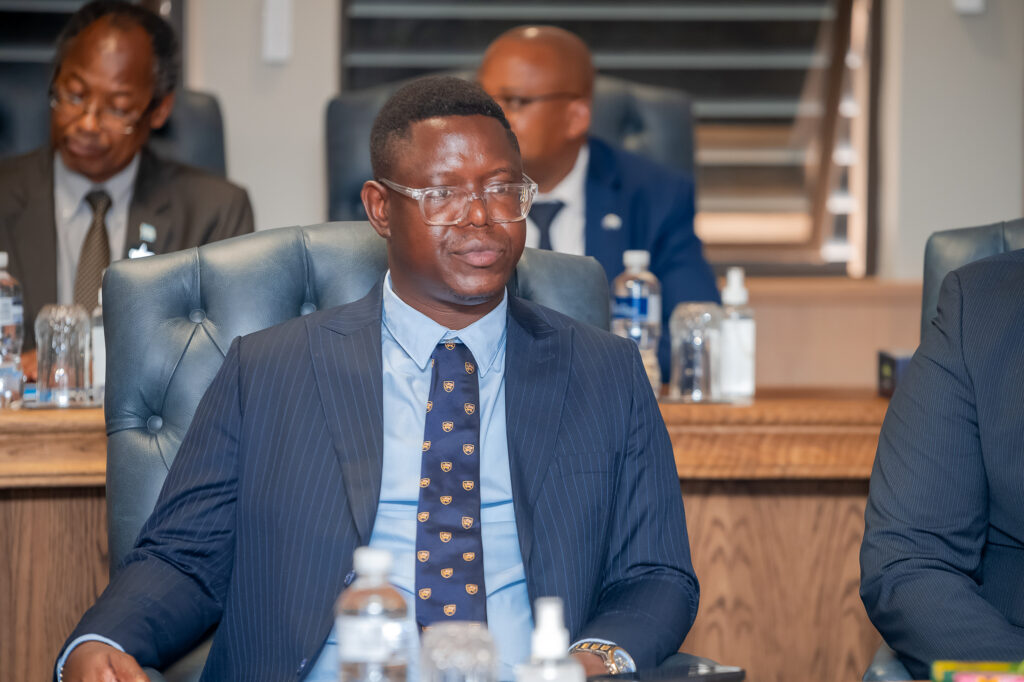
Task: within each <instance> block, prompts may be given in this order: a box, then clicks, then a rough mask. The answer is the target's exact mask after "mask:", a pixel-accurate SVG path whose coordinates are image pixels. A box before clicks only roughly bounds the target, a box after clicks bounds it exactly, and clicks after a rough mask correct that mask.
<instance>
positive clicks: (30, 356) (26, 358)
mask: <svg viewBox="0 0 1024 682" xmlns="http://www.w3.org/2000/svg"><path fill="white" fill-rule="evenodd" d="M21 371H22V372H24V373H25V381H29V382H33V381H35V380H36V378H37V377H36V372H37V368H36V351H35V349H34V348H33V349H32V350H27V351H25V352H24V353H22V354H21Z"/></svg>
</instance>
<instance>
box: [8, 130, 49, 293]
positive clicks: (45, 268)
mask: <svg viewBox="0 0 1024 682" xmlns="http://www.w3.org/2000/svg"><path fill="white" fill-rule="evenodd" d="M53 154H54V152H53V150H52V149H50V148H49V147H44V148H43V149H41V150H39V151H38V152H36V153H35V154H33V156H32V159H31V162H30V164H29V165H28V166H27V172H26V174H25V176H24V178H23V184H22V187H23V188H24V194H22V199H23V203H22V204H21V205H20V206H19V207H18V208H17V209H15V210H14V212H13V213H12V216H11V231H10V237H11V242H12V245H13V248H14V253H12V254H11V260H12V261H15V262H17V263H19V265H20V271H21V272H22V273H24V274H23V276H22V285H23V286H24V296H25V307H26V308H28V309H29V310H32V311H33V313H36V312H38V311H39V309H40V308H42V307H43V305H45V304H47V303H55V302H56V301H57V223H56V220H55V218H54V210H55V209H54V198H53Z"/></svg>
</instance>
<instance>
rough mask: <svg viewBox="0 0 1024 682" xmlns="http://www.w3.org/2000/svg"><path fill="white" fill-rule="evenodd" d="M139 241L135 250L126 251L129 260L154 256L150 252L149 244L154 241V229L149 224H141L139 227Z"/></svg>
mask: <svg viewBox="0 0 1024 682" xmlns="http://www.w3.org/2000/svg"><path fill="white" fill-rule="evenodd" d="M139 239H141V240H142V242H141V243H140V244H139V245H138V247H137V248H134V249H128V257H129V258H145V257H146V256H154V255H156V254H155V253H154V252H153V251H150V249H149V246H148V245H149V244H152V243H153V242H155V241H156V228H155V227H153V226H152V225H150V224H149V223H142V224H140V225H139Z"/></svg>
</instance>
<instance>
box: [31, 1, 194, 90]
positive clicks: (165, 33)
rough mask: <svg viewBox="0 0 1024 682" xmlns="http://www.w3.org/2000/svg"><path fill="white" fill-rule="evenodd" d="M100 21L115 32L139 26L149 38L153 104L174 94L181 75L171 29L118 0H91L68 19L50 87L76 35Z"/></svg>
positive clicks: (179, 57)
mask: <svg viewBox="0 0 1024 682" xmlns="http://www.w3.org/2000/svg"><path fill="white" fill-rule="evenodd" d="M100 19H109V20H110V23H111V24H113V25H114V26H116V27H118V28H129V27H131V26H139V27H140V28H142V29H143V30H144V31H145V32H146V33H147V34H149V39H150V42H151V43H152V44H153V101H154V102H156V101H159V100H161V99H163V98H164V97H166V96H167V95H169V94H171V93H172V92H174V88H175V86H176V85H177V84H178V77H179V75H180V74H181V56H180V53H179V51H178V38H177V36H176V35H174V29H173V28H171V25H170V24H168V23H167V22H166V21H164V20H163V19H161V18H160V16H159V15H157V14H155V13H153V12H151V11H149V10H148V9H145V8H144V7H140V6H138V5H133V4H131V3H129V2H122V1H121V0H95V1H94V2H90V3H88V4H86V5H83V6H82V7H81V9H79V10H78V11H77V12H75V13H74V14H73V15H71V19H69V20H68V23H67V25H66V26H65V27H64V29H63V30H62V31H61V32H60V35H59V36H58V37H57V55H56V57H55V58H54V61H53V75H52V76H51V77H50V84H51V85H53V81H54V80H56V78H57V73H58V72H59V71H60V66H61V64H63V63H64V58H65V57H67V53H68V49H69V48H70V46H71V43H72V41H74V39H75V38H76V37H78V34H80V33H81V32H82V31H84V30H85V29H86V28H87V27H88V26H91V25H92V24H93V23H95V22H97V21H99V20H100Z"/></svg>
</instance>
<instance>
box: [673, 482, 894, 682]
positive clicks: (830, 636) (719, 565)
mask: <svg viewBox="0 0 1024 682" xmlns="http://www.w3.org/2000/svg"><path fill="white" fill-rule="evenodd" d="M681 487H682V491H683V497H684V500H685V502H686V516H687V525H688V528H689V532H690V544H691V548H692V552H693V561H694V568H695V570H696V572H697V578H698V579H699V580H700V583H701V604H700V610H699V612H698V615H697V620H696V623H695V624H694V627H693V629H692V630H691V632H690V635H689V636H688V637H687V638H686V642H685V643H684V644H683V650H684V651H687V652H690V653H694V654H698V655H700V656H707V657H709V658H713V659H715V660H717V661H719V662H720V663H723V664H730V665H739V666H742V667H743V668H745V669H746V670H747V679H749V680H754V681H756V682H784V681H789V680H855V679H856V680H859V679H860V677H861V675H862V674H863V673H864V670H865V669H866V668H867V665H868V663H869V662H870V661H871V657H872V655H873V654H874V652H875V649H877V648H878V645H879V643H880V642H881V638H880V637H879V635H878V633H877V632H876V631H875V629H874V627H873V626H872V625H871V623H870V622H869V621H868V618H867V615H866V613H865V612H864V607H863V605H862V604H861V601H860V597H859V594H858V589H859V584H860V569H859V565H858V559H857V557H858V551H859V547H860V541H861V537H862V536H863V534H864V504H865V501H866V499H867V482H866V481H829V482H820V481H754V482H746V481H684V482H683V483H682V486H681Z"/></svg>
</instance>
